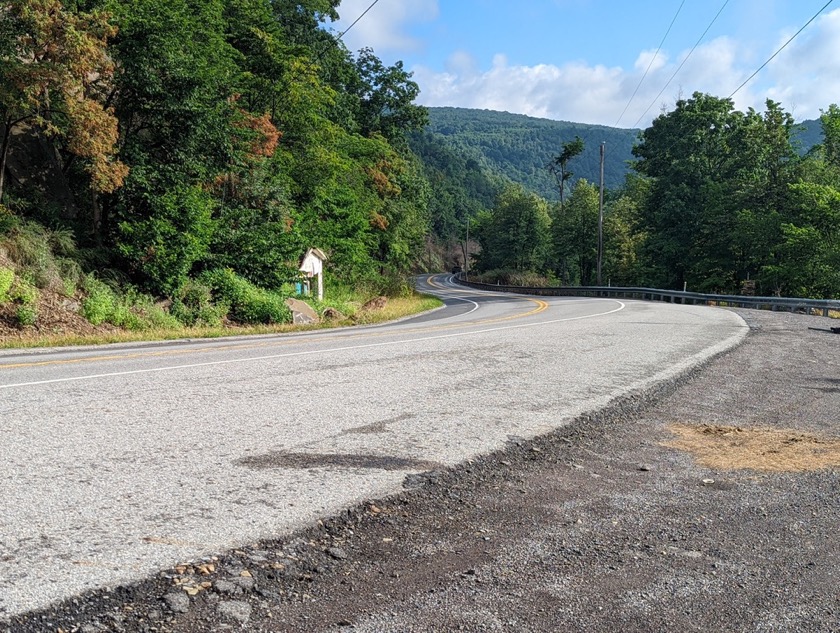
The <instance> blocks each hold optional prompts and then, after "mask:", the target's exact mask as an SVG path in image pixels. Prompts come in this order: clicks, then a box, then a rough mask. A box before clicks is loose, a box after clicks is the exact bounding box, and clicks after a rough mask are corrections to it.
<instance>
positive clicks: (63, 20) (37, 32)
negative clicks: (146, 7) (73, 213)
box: [0, 0, 128, 198]
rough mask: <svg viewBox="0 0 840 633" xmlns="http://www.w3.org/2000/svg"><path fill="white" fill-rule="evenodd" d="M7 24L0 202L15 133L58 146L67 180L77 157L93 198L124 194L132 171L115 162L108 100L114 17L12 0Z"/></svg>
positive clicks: (0, 8) (50, 0) (1, 44)
mask: <svg viewBox="0 0 840 633" xmlns="http://www.w3.org/2000/svg"><path fill="white" fill-rule="evenodd" d="M0 24H2V26H0V198H2V196H3V191H4V186H5V177H6V171H7V160H8V155H9V149H10V145H11V139H12V134H13V132H14V130H15V129H23V131H24V132H25V133H31V134H36V135H38V136H40V137H41V138H42V139H44V140H45V141H46V142H47V143H49V144H51V145H53V146H54V147H55V152H54V157H55V159H56V160H59V161H60V170H59V171H60V173H62V174H63V175H64V176H65V177H66V173H67V170H68V168H69V166H70V164H71V163H72V162H73V159H75V158H78V159H81V160H83V161H84V164H85V171H86V172H87V173H88V175H89V177H90V187H91V189H92V190H93V191H94V192H101V193H109V192H112V191H114V190H116V189H118V188H119V187H120V186H121V185H122V183H123V181H124V179H125V176H126V174H127V171H128V170H127V167H126V166H125V165H124V164H123V163H121V162H120V161H118V160H116V159H115V157H114V155H115V151H116V142H117V120H116V118H115V117H114V114H113V111H112V109H111V108H110V107H109V106H108V100H107V97H108V94H109V91H110V90H111V80H112V77H113V71H114V68H113V64H112V62H111V58H110V56H109V55H108V52H107V49H106V46H107V42H108V40H109V39H111V38H112V37H113V36H114V35H115V34H116V28H115V27H114V26H113V25H112V24H111V22H110V16H109V15H108V14H107V13H105V12H103V11H92V12H89V13H83V12H74V11H70V10H66V9H65V8H64V7H63V6H62V3H61V2H60V0H9V1H7V2H2V3H0Z"/></svg>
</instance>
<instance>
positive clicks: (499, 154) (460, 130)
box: [428, 107, 640, 200]
mask: <svg viewBox="0 0 840 633" xmlns="http://www.w3.org/2000/svg"><path fill="white" fill-rule="evenodd" d="M428 130H429V131H430V132H432V133H434V134H439V135H440V136H442V137H443V138H445V139H446V141H447V142H448V143H450V144H451V145H452V146H453V147H455V148H457V149H458V150H460V151H462V152H464V153H465V154H467V155H468V156H470V157H472V158H474V159H475V160H477V161H478V162H479V163H480V164H481V165H482V166H484V167H485V168H487V169H488V171H490V172H491V173H493V174H496V175H499V176H503V177H505V178H507V179H509V180H511V181H513V182H518V183H520V184H522V185H523V186H525V187H526V188H527V189H528V190H530V191H533V192H534V193H537V194H539V195H540V196H542V197H544V198H547V199H549V200H556V199H558V198H559V191H558V186H557V180H556V179H555V177H554V176H553V175H552V174H551V173H550V172H549V170H548V166H549V164H550V162H551V159H552V158H553V157H554V156H556V155H557V154H559V153H560V147H561V145H562V144H563V143H564V142H567V141H570V140H572V139H574V138H575V137H576V136H579V137H580V138H581V139H582V140H583V142H584V151H583V153H582V154H581V155H580V156H579V157H577V158H576V160H575V162H574V166H573V167H572V171H573V172H574V176H575V179H577V178H585V179H587V180H588V181H590V182H598V179H599V170H600V144H601V142H606V144H607V151H606V154H605V167H604V182H605V185H606V186H607V187H608V188H617V187H620V186H621V184H622V183H623V182H624V177H625V176H626V175H627V173H628V172H629V170H630V167H629V165H628V161H629V160H630V159H632V153H631V152H632V149H633V144H634V143H635V142H636V140H637V138H638V135H639V132H640V130H625V129H619V128H610V127H606V126H601V125H588V124H585V123H571V122H567V121H553V120H549V119H539V118H535V117H530V116H526V115H523V114H510V113H508V112H495V111H492V110H475V109H468V108H450V107H445V108H429V127H428Z"/></svg>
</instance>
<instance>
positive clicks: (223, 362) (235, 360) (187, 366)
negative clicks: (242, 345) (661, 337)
mask: <svg viewBox="0 0 840 633" xmlns="http://www.w3.org/2000/svg"><path fill="white" fill-rule="evenodd" d="M609 301H614V302H615V303H617V304H618V307H617V308H614V309H613V310H608V311H606V312H599V313H597V314H587V315H583V316H577V317H566V318H563V319H552V320H550V321H539V322H537V323H520V324H517V325H505V326H501V327H494V328H484V329H481V330H472V331H469V332H452V333H449V334H437V335H434V336H424V337H418V338H407V339H400V340H396V341H381V342H377V343H364V344H361V345H346V346H342V347H333V348H328V349H319V350H302V351H298V352H286V353H283V354H268V355H265V356H251V357H249V358H228V359H224V360H216V361H208V362H206V363H189V364H185V365H172V366H169V367H150V368H146V369H134V370H130V371H120V372H109V373H103V374H89V375H86V376H68V377H66V378H51V379H48V380H34V381H31V382H19V383H10V384H6V385H0V389H12V388H14V387H32V386H37V385H51V384H57V383H63V382H79V381H84V380H98V379H101V378H113V377H117V376H132V375H136V374H151V373H157V372H164V371H176V370H181V369H195V368H199V367H214V366H218V365H231V364H234V363H252V362H258V361H265V360H276V359H279V358H293V357H297V356H313V355H315V354H329V353H334V352H344V351H349V350H355V349H370V348H374V347H386V346H389V345H405V344H407V343H421V342H425V341H436V340H442V339H447V338H460V337H463V336H475V335H478V334H487V333H489V332H500V331H503V330H514V329H523V328H531V327H536V326H540V325H552V324H554V323H565V322H568V321H580V320H583V319H593V318H597V317H602V316H607V315H610V314H614V313H616V312H619V311H621V310H623V309H624V308H625V307H627V306H626V304H624V303H623V302H621V301H618V300H615V299H610V300H609ZM539 303H542V304H544V306H540V307H538V308H536V309H535V310H532V311H531V312H530V313H528V314H536V313H538V312H542V311H543V310H545V308H546V307H548V304H546V303H545V302H544V301H539ZM506 318H507V319H510V317H506Z"/></svg>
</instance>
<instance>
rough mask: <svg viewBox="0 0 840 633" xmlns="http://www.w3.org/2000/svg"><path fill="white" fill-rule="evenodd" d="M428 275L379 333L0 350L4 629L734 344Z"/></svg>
mask: <svg viewBox="0 0 840 633" xmlns="http://www.w3.org/2000/svg"><path fill="white" fill-rule="evenodd" d="M418 287H419V289H421V290H422V291H424V292H429V293H431V294H435V295H437V296H439V297H441V298H442V299H443V300H444V302H445V304H446V305H445V307H444V308H443V309H440V310H436V311H434V312H431V313H428V314H425V315H421V316H419V317H415V318H412V319H407V320H404V321H401V322H398V323H393V324H389V325H385V326H375V327H366V328H350V329H342V330H329V331H317V332H308V333H303V334H295V335H282V336H261V337H242V338H237V339H225V340H215V341H205V340H202V341H180V342H170V343H157V344H144V345H117V346H103V347H88V348H76V349H53V350H37V351H24V352H21V351H14V352H3V353H0V438H2V439H0V481H2V482H3V485H2V487H0V622H2V620H3V619H4V618H5V617H8V616H11V615H13V614H18V613H22V612H25V611H29V610H32V609H37V608H41V607H44V606H46V605H48V604H50V603H52V602H54V601H57V600H61V599H65V598H68V597H71V596H73V595H76V594H78V593H80V592H82V591H84V590H87V589H92V588H97V587H102V586H109V585H115V584H119V583H124V582H127V581H131V580H134V579H138V578H142V577H144V576H146V575H148V574H151V573H155V572H156V571H158V570H160V569H162V568H165V567H169V566H172V565H173V564H176V563H178V562H182V561H185V560H192V559H196V558H198V557H200V556H203V555H207V554H210V553H214V552H219V551H223V550H226V549H229V548H232V547H236V546H237V545H240V544H245V543H251V542H254V541H256V540H258V539H260V538H263V537H277V536H280V535H283V534H286V533H290V532H292V531H294V530H296V529H299V528H301V527H303V526H306V525H309V524H311V523H312V522H314V521H315V520H317V519H318V518H319V517H323V516H325V515H330V514H333V513H336V512H338V511H340V510H341V509H342V508H344V507H347V506H349V505H353V504H356V503H358V502H360V501H362V500H364V499H370V498H377V497H381V496H384V495H388V494H391V493H393V492H395V491H398V490H399V489H400V488H401V486H402V485H403V482H404V481H405V479H406V476H409V475H411V474H414V473H418V472H422V471H426V470H430V469H434V468H440V467H443V466H449V465H452V464H455V463H458V462H461V461H464V460H466V459H468V458H470V457H471V456H473V455H476V454H479V453H484V452H488V451H492V450H494V449H496V448H500V447H502V446H503V445H504V444H505V443H506V442H507V441H509V439H510V438H511V437H512V436H516V437H531V436H534V435H538V434H542V433H546V432H549V431H551V430H552V429H556V428H558V427H559V426H562V425H564V424H567V423H568V422H570V421H571V420H573V419H574V418H576V417H578V416H580V415H581V414H583V413H585V412H587V411H592V410H595V409H598V408H600V407H603V406H605V405H606V404H608V403H609V402H610V401H612V400H614V399H615V398H617V397H620V396H622V395H625V394H627V393H628V392H631V391H634V390H639V389H643V388H646V387H648V386H650V385H652V384H654V383H656V382H658V381H662V380H665V379H668V378H669V377H672V376H674V375H675V374H678V373H680V372H682V371H685V370H687V369H688V368H690V367H692V366H694V365H696V364H697V363H700V362H702V361H704V360H705V359H707V358H709V357H710V356H713V355H715V354H717V353H719V352H721V351H724V350H726V349H728V348H730V347H732V346H734V345H737V344H738V343H739V342H740V341H741V340H742V339H743V338H744V336H745V335H746V332H747V328H746V325H745V324H744V322H743V321H742V320H741V319H740V317H738V316H736V315H735V314H733V313H731V312H728V311H726V310H721V309H717V308H705V307H695V306H680V305H671V304H658V303H646V302H639V301H617V300H613V299H576V298H568V297H566V298H559V297H558V298H547V297H540V298H537V297H525V296H520V295H515V296H514V295H506V294H502V293H490V292H480V291H475V290H470V289H466V288H463V287H460V286H456V285H454V284H453V283H452V281H451V277H450V276H448V275H437V276H431V277H426V278H423V279H421V280H419V281H418Z"/></svg>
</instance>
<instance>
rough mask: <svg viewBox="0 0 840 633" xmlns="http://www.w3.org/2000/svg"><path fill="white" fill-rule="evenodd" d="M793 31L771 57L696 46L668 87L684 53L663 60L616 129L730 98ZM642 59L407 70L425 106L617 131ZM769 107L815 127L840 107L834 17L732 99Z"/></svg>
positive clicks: (839, 47)
mask: <svg viewBox="0 0 840 633" xmlns="http://www.w3.org/2000/svg"><path fill="white" fill-rule="evenodd" d="M793 32H795V31H791V32H790V33H787V34H785V35H783V36H782V37H780V39H779V42H778V44H777V45H776V46H774V47H773V49H772V50H770V51H768V52H762V53H761V54H760V55H758V57H760V58H761V59H758V60H757V56H756V51H754V50H745V49H744V47H743V45H741V44H739V43H738V42H737V41H735V40H733V39H731V38H728V37H720V38H717V39H715V40H712V41H710V42H707V43H705V44H703V45H701V46H699V47H698V48H697V49H696V50H695V51H694V52H693V53H692V55H691V57H690V58H688V60H687V61H685V64H684V66H683V67H682V69H681V70H680V72H679V73H678V74H677V75H676V77H674V79H673V81H672V82H671V84H670V85H669V86H668V87H667V88H666V89H665V90H664V91H663V92H662V94H661V96H658V97H657V93H659V91H660V90H662V87H663V86H664V85H665V84H666V82H667V81H668V79H669V78H670V77H671V76H672V75H673V74H674V72H675V71H676V70H677V68H678V67H679V66H680V64H682V63H683V62H684V60H686V56H687V55H688V52H689V51H688V50H686V51H682V52H681V53H680V54H679V55H676V56H674V57H673V59H672V58H671V56H669V55H668V53H667V51H661V52H660V53H659V56H658V57H657V59H656V60H655V62H654V64H653V66H652V67H651V70H650V72H649V73H648V76H647V78H646V79H645V81H644V83H643V84H642V86H641V88H640V89H639V91H638V94H637V95H636V97H635V99H634V100H633V102H632V104H631V106H630V107H629V108H628V110H627V112H626V114H625V115H624V116H623V117H622V118H621V121H620V123H619V125H620V126H621V127H631V126H633V125H635V124H636V121H637V120H638V119H639V118H640V117H642V115H643V112H644V111H645V109H646V108H648V107H649V106H650V109H649V111H648V112H647V113H646V114H645V115H644V116H643V118H642V119H641V121H640V122H639V125H640V126H643V127H644V126H647V125H649V124H650V121H651V120H652V119H653V118H654V117H656V116H657V115H659V114H660V112H661V110H662V109H663V108H664V109H666V110H668V109H671V108H673V104H674V101H675V100H676V99H677V98H678V97H679V96H683V97H688V96H690V95H691V94H692V93H693V92H695V91H700V92H707V93H710V94H713V95H715V96H720V97H726V96H729V95H730V94H732V92H733V91H735V89H736V88H738V86H739V85H740V84H741V83H742V82H743V81H744V80H745V79H747V77H749V76H750V74H752V73H753V72H754V71H755V69H756V68H757V66H758V65H759V64H760V63H761V62H763V61H764V59H766V58H767V57H769V56H770V54H772V52H773V51H775V50H776V49H777V48H778V47H779V46H781V44H783V43H784V42H785V41H786V40H787V39H788V38H789V37H790V36H791V35H792V33H793ZM652 55H653V52H652V51H643V52H641V53H640V54H639V56H638V58H637V59H636V60H635V63H634V65H633V67H632V68H630V69H624V68H621V67H609V68H608V67H605V66H602V65H592V64H588V63H586V62H581V61H576V62H570V63H566V64H563V65H562V66H558V65H551V64H539V65H535V66H517V65H514V66H511V65H509V64H508V62H507V60H506V58H505V56H504V55H502V54H497V55H495V56H494V58H493V60H492V66H491V67H490V69H489V70H479V63H478V61H477V60H475V59H473V58H471V57H470V56H469V55H468V54H466V53H464V52H463V51H461V52H458V53H456V54H455V55H453V56H452V57H451V58H450V60H449V63H448V64H447V69H446V71H445V72H435V71H432V70H430V69H429V68H426V67H423V66H417V67H415V68H413V70H414V73H415V75H414V78H415V80H416V81H417V82H418V83H419V84H420V87H421V90H422V93H421V96H420V101H421V102H422V103H424V104H425V105H451V106H461V107H470V108H485V109H491V110H505V111H508V112H517V113H521V114H528V115H531V116H538V117H545V118H550V119H559V120H567V121H576V122H583V123H598V124H603V125H615V124H616V121H617V119H618V118H619V115H620V114H621V112H622V110H624V108H625V106H627V103H628V101H629V99H630V96H631V95H632V94H633V91H634V90H635V88H636V86H637V85H638V83H639V80H640V79H641V77H642V75H643V74H644V72H645V69H646V68H647V66H648V64H649V63H650V60H651V58H652ZM767 98H771V99H774V100H776V101H780V102H781V103H782V106H783V107H784V108H785V109H786V110H788V111H789V112H792V113H793V114H794V116H795V117H796V118H797V119H806V118H813V117H816V116H818V115H819V110H820V109H821V108H823V109H824V108H826V107H827V106H828V105H829V104H831V103H836V102H838V101H840V10H837V11H834V12H832V13H829V14H826V15H825V16H823V17H822V18H820V19H819V20H818V21H817V22H815V23H814V24H812V25H811V27H810V29H809V31H806V32H803V34H802V35H800V37H799V38H798V39H797V40H795V41H794V42H793V43H792V44H791V45H790V46H789V47H788V48H787V49H786V50H785V51H783V52H782V53H781V54H780V55H779V57H778V58H776V59H775V60H774V61H773V62H772V63H771V64H770V65H769V66H768V67H767V68H766V69H765V70H764V71H763V72H762V73H761V74H760V75H758V76H757V77H756V78H755V79H753V80H752V81H751V82H750V83H749V84H748V85H747V86H746V87H744V88H742V89H741V90H739V91H738V93H737V94H736V95H735V96H734V101H735V106H736V107H737V108H739V109H746V108H748V107H754V108H756V109H757V110H762V109H763V108H764V101H765V100H766V99H767Z"/></svg>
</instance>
